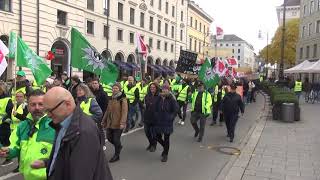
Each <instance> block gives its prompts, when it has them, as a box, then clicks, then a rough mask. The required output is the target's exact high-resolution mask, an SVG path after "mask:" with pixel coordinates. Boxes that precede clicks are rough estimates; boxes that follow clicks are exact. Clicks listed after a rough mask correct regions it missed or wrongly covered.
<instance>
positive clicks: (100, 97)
mask: <svg viewBox="0 0 320 180" xmlns="http://www.w3.org/2000/svg"><path fill="white" fill-rule="evenodd" d="M92 93H93V94H94V96H95V97H96V100H97V102H98V104H99V106H100V108H101V110H102V112H103V114H104V113H105V112H106V110H107V107H108V98H107V94H106V92H104V91H103V89H102V87H101V86H100V87H99V89H98V90H92Z"/></svg>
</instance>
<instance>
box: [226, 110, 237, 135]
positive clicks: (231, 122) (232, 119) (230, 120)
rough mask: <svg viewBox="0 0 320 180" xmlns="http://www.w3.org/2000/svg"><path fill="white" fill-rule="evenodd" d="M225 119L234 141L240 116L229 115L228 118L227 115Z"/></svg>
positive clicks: (229, 133)
mask: <svg viewBox="0 0 320 180" xmlns="http://www.w3.org/2000/svg"><path fill="white" fill-rule="evenodd" d="M224 117H225V120H226V126H227V132H228V135H229V136H230V138H231V139H233V138H234V131H235V128H236V124H237V121H238V115H234V114H231V115H227V116H226V115H225V116H224Z"/></svg>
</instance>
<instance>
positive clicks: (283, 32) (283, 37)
mask: <svg viewBox="0 0 320 180" xmlns="http://www.w3.org/2000/svg"><path fill="white" fill-rule="evenodd" d="M286 7H287V0H284V2H283V23H282V42H281V59H280V69H279V80H284V75H283V68H284V47H285V31H286Z"/></svg>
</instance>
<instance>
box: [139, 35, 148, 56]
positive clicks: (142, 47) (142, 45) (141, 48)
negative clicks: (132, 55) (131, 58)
mask: <svg viewBox="0 0 320 180" xmlns="http://www.w3.org/2000/svg"><path fill="white" fill-rule="evenodd" d="M137 45H138V52H139V53H141V54H142V55H143V57H147V53H148V48H147V45H146V44H145V43H144V40H143V39H142V37H141V35H140V34H139V33H137Z"/></svg>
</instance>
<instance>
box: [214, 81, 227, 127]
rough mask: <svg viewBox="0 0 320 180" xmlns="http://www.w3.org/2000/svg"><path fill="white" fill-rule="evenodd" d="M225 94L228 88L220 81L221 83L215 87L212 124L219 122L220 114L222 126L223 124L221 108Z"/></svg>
mask: <svg viewBox="0 0 320 180" xmlns="http://www.w3.org/2000/svg"><path fill="white" fill-rule="evenodd" d="M225 95H226V90H225V88H224V86H222V83H221V82H220V83H219V85H216V86H215V88H214V93H213V104H212V122H211V123H210V126H213V125H215V124H216V123H217V118H218V115H219V120H220V126H222V121H223V114H222V112H221V111H219V110H220V103H221V101H222V99H223V97H224V96H225Z"/></svg>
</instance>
